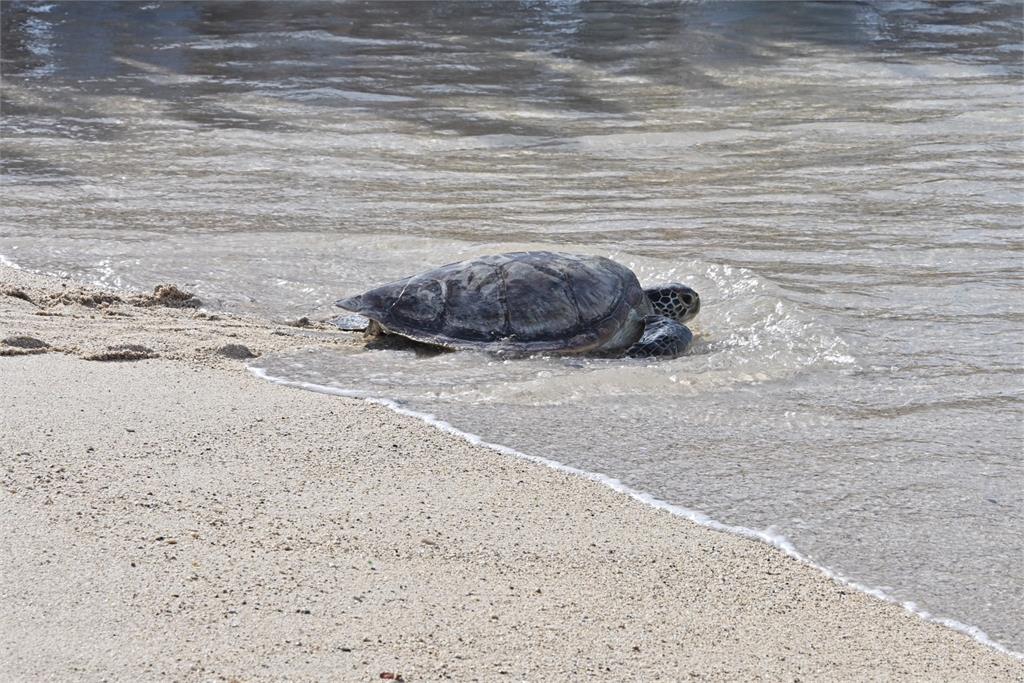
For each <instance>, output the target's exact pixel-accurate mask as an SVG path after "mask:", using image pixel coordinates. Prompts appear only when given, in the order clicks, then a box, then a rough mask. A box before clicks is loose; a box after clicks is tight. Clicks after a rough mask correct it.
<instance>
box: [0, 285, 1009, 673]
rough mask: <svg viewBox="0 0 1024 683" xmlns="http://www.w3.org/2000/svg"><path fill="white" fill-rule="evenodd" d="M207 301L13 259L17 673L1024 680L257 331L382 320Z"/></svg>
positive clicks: (849, 595)
mask: <svg viewBox="0 0 1024 683" xmlns="http://www.w3.org/2000/svg"><path fill="white" fill-rule="evenodd" d="M190 303H192V302H190V301H189V300H188V299H187V298H183V297H182V296H180V295H178V294H177V293H176V292H174V291H173V290H164V293H163V294H162V295H160V296H157V297H152V296H147V297H143V296H134V297H130V296H128V295H123V294H122V295H111V294H110V293H102V292H99V291H98V290H95V289H89V288H81V287H77V286H74V285H71V284H69V283H61V282H60V281H58V280H53V279H47V278H41V277H37V276H33V275H29V274H27V273H24V272H20V271H14V270H11V269H8V268H0V339H6V340H7V343H0V354H3V355H5V356H7V357H0V411H2V412H0V456H2V467H3V469H2V477H0V518H2V519H3V524H2V527H0V546H2V550H0V597H2V601H3V609H2V610H0V679H2V680H4V681H18V680H131V681H136V680H154V679H173V680H238V681H252V680H285V679H287V680H335V681H380V680H382V679H384V680H387V679H388V677H391V678H392V680H394V677H398V676H400V677H401V678H402V679H404V680H406V681H435V680H441V679H452V680H457V681H469V680H495V681H505V680H534V681H537V680H556V679H557V680H566V679H571V678H572V679H575V678H584V677H585V678H586V679H588V680H589V679H596V680H634V679H645V680H666V681H676V680H683V679H689V678H704V679H710V680H765V679H767V680H797V679H805V680H806V679H831V680H837V679H839V680H850V679H862V680H883V679H894V678H895V679H920V680H957V681H979V680H1022V679H1024V664H1022V663H1021V662H1020V661H1019V660H1016V659H1014V658H1011V657H1009V656H1007V655H1004V654H1000V653H998V652H996V651H994V650H991V649H989V648H987V647H985V646H983V645H980V644H978V643H977V642H975V641H973V640H971V639H970V638H968V637H966V636H964V635H963V634H960V633H958V632H955V631H952V630H950V629H947V628H945V627H942V626H939V625H936V624H932V623H928V622H925V621H923V620H921V619H919V618H917V617H915V616H913V615H911V614H909V613H907V612H905V611H904V610H902V609H901V608H900V607H898V606H896V605H893V604H890V603H886V602H882V601H880V600H877V599H874V598H871V597H868V596H866V595H863V594H860V593H857V592H855V591H853V590H851V589H850V588H848V587H845V586H843V585H840V584H838V583H836V582H834V581H832V580H830V579H828V578H826V577H825V576H824V575H822V574H821V573H820V572H819V571H817V570H816V569H814V568H812V567H809V566H807V565H805V564H802V563H800V562H798V561H795V560H793V559H791V558H789V557H787V556H785V555H784V554H782V553H781V552H779V551H777V550H776V549H774V548H771V547H769V546H767V545H764V544H761V543H758V542H755V541H750V540H747V539H743V538H739V537H734V536H730V535H727V534H722V533H719V532H715V531H711V530H709V529H706V528H703V527H699V526H697V525H695V524H692V523H690V522H688V521H685V520H682V519H680V518H677V517H673V516H671V515H669V514H668V513H665V512H661V511H657V510H654V509H652V508H649V507H646V506H644V505H642V504H641V503H639V502H637V501H635V500H632V499H630V498H628V497H627V496H625V495H622V494H619V493H616V492H614V491H612V490H610V489H608V488H606V487H603V486H601V485H599V484H596V483H594V482H591V481H587V480H585V479H582V478H579V477H574V476H571V475H568V474H565V473H562V472H559V471H555V470H552V469H548V468H545V467H543V466H541V465H536V464H532V463H529V462H526V461H522V460H517V459H514V458H511V457H509V456H505V455H501V454H499V453H495V452H493V451H490V450H487V449H484V448H480V447H475V446H472V445H470V444H469V443H467V442H465V441H463V440H461V439H459V438H457V437H454V436H451V435H447V434H444V433H441V432H439V431H437V430H435V429H432V428H430V427H428V426H427V425H425V424H423V423H421V422H419V421H417V420H415V419H413V418H408V417H404V416H401V415H397V414H395V413H393V412H391V411H389V410H387V409H386V408H383V407H381V406H377V405H371V404H367V403H364V402H359V401H355V400H349V399H342V398H335V397H328V396H323V395H318V394H313V393H309V392H304V391H301V390H296V389H287V388H283V387H279V386H274V385H271V384H268V383H264V382H261V381H260V380H258V379H256V378H254V377H253V376H251V375H250V374H249V373H248V372H246V371H245V369H244V360H243V359H242V358H240V357H239V356H244V355H246V351H245V350H243V349H242V348H239V346H237V345H240V346H243V347H245V349H248V351H250V352H253V353H261V352H267V351H272V350H277V349H287V348H296V347H300V346H308V345H311V344H353V343H358V342H357V340H355V339H354V338H353V336H352V335H346V334H341V333H332V332H330V331H328V329H327V327H326V326H319V325H316V324H314V325H313V326H312V327H302V328H298V327H290V326H287V325H275V324H271V323H268V322H264V321H257V320H252V319H243V318H238V317H233V316H224V315H217V316H212V317H211V316H210V315H209V314H207V313H203V312H202V311H201V310H197V309H196V308H193V307H189V304H190ZM32 340H36V341H32ZM43 344H46V346H44V345H43ZM232 344H234V345H236V346H235V347H233V348H229V349H228V351H227V352H226V353H222V352H220V351H218V349H223V347H225V346H226V345H232ZM86 358H94V359H99V358H125V359H128V358H136V360H122V361H119V362H117V361H114V362H112V361H109V360H107V361H103V360H86Z"/></svg>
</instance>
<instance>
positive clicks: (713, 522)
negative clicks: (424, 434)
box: [247, 367, 1024, 662]
mask: <svg viewBox="0 0 1024 683" xmlns="http://www.w3.org/2000/svg"><path fill="white" fill-rule="evenodd" d="M247 370H248V371H249V372H251V373H252V374H253V375H255V376H256V377H258V378H259V379H261V380H263V381H267V382H271V383H274V384H278V385H281V386H286V387H294V388H298V389H302V390H304V391H311V392H315V393H321V394H326V395H328V396H339V397H343V398H355V399H357V400H361V401H365V402H367V403H371V404H375V405H381V406H384V407H386V408H388V409H389V410H391V411H393V412H395V413H397V414H399V415H405V416H408V417H411V418H413V419H416V420H419V421H420V422H423V423H424V424H427V425H430V426H431V427H433V428H435V429H438V430H440V431H442V432H445V433H447V434H451V435H452V436H455V437H457V438H460V439H463V440H464V441H466V442H468V443H470V444H472V445H474V446H480V447H481V448H486V449H488V450H492V451H495V452H497V453H501V454H502V455H506V456H509V457H512V458H518V459H521V460H526V461H528V462H532V463H536V464H539V465H542V466H544V467H548V468H551V469H553V470H556V471H559V472H565V473H567V474H570V475H572V476H574V477H581V478H583V479H586V480H588V481H593V482H596V483H597V484H600V485H601V486H604V487H606V488H609V489H611V490H613V491H615V492H616V493H620V494H622V495H625V496H628V497H629V498H632V499H633V500H636V501H638V502H640V503H641V504H643V505H645V506H647V507H649V508H651V509H654V510H661V511H664V512H667V513H669V514H670V515H672V516H674V517H679V518H681V519H684V520H686V521H687V522H690V523H693V524H696V525H697V526H700V527H703V528H706V529H711V530H713V531H719V532H722V533H725V534H729V535H732V536H738V537H740V538H746V539H750V540H752V541H755V542H758V543H764V544H765V545H767V546H769V547H772V548H774V549H776V550H778V551H779V552H781V553H783V554H785V555H786V556H788V557H791V558H792V559H794V560H796V561H797V562H800V563H801V564H804V565H806V566H808V567H811V568H813V569H815V570H817V571H819V572H821V574H822V575H823V576H824V577H826V578H828V579H830V580H832V581H835V582H836V583H838V584H841V585H843V586H847V587H849V588H852V589H853V590H855V591H857V592H859V593H863V594H864V595H867V596H870V597H872V598H875V599H877V600H881V601H882V602H887V603H890V604H893V605H897V606H899V607H900V608H902V609H903V610H905V611H906V612H907V613H909V614H911V615H913V616H915V617H917V618H918V619H921V620H923V621H926V622H928V623H932V624H937V625H939V626H943V627H945V628H949V629H951V630H953V631H956V632H958V633H962V634H964V635H966V636H967V637H969V638H971V639H972V640H974V641H976V642H978V643H980V644H981V645H984V646H985V647H987V648H990V649H992V650H994V651H996V652H999V653H1000V654H1004V655H1007V656H1009V657H1011V658H1013V659H1018V660H1020V661H1022V662H1024V653H1020V652H1015V651H1014V650H1011V649H1009V648H1007V647H1005V646H1004V645H1002V644H1000V643H998V642H996V641H994V640H992V639H991V638H990V637H989V636H988V634H987V633H986V632H985V631H984V630H983V629H981V628H979V627H977V626H974V625H973V624H968V623H965V622H962V621H958V620H956V619H952V618H949V617H940V616H936V615H934V614H932V613H931V612H929V611H927V610H925V609H922V608H920V607H918V606H917V604H916V603H914V602H912V601H909V600H903V601H901V600H899V599H897V598H894V597H892V596H891V595H889V594H888V593H886V592H885V591H884V590H882V589H881V588H875V587H872V586H867V585H864V584H862V583H859V582H857V581H854V580H853V579H850V578H848V577H846V576H844V575H843V574H841V573H839V572H837V571H835V570H833V569H831V568H829V567H826V566H824V565H820V564H817V563H815V562H814V561H812V560H810V559H809V558H808V557H807V556H806V555H804V554H803V553H801V552H800V551H799V550H798V549H797V548H796V546H794V545H793V544H792V543H791V542H790V541H789V539H787V538H786V537H785V536H782V535H780V534H773V533H771V532H769V531H765V530H761V529H752V528H749V527H742V526H737V525H733V524H726V523H724V522H720V521H718V520H717V519H715V518H713V517H711V516H709V515H707V514H705V513H703V512H701V511H699V510H694V509H691V508H687V507H683V506H681V505H676V504H675V503H670V502H668V501H665V500H662V499H660V498H657V497H655V496H653V495H651V494H649V493H647V492H645V491H642V490H639V489H635V488H633V487H631V486H627V485H626V484H623V483H622V482H621V481H620V480H618V479H615V478H614V477H610V476H608V475H606V474H603V473H601V472H591V471H588V470H582V469H579V468H577V467H573V466H572V465H566V464H565V463H562V462H559V461H557V460H551V459H549V458H545V457H542V456H539V455H530V454H529V453H524V452H522V451H518V450H516V449H514V448H512V447H510V446H506V445H504V444H499V443H492V442H489V441H487V440H485V439H484V438H483V437H481V436H479V435H478V434H473V433H471V432H466V431H463V430H461V429H459V428H458V427H455V426H453V425H452V424H450V423H448V422H446V421H444V420H441V419H439V418H438V417H436V416H434V415H431V414H429V413H421V412H418V411H415V410H410V409H409V408H405V407H404V406H402V405H401V404H399V403H397V402H396V401H392V400H390V399H384V398H373V397H364V396H360V395H358V394H357V393H355V392H352V393H348V392H345V391H344V390H340V389H332V388H330V387H323V386H320V385H315V384H309V383H307V382H293V381H289V380H282V379H277V378H273V377H270V376H269V375H267V374H266V373H265V372H264V371H263V370H261V369H259V368H253V367H247Z"/></svg>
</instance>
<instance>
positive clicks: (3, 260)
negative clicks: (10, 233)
mask: <svg viewBox="0 0 1024 683" xmlns="http://www.w3.org/2000/svg"><path fill="white" fill-rule="evenodd" d="M0 266H6V267H7V268H13V269H14V270H21V266H19V265H18V264H17V263H15V262H14V261H12V260H11V259H9V258H7V257H6V256H4V255H3V254H0Z"/></svg>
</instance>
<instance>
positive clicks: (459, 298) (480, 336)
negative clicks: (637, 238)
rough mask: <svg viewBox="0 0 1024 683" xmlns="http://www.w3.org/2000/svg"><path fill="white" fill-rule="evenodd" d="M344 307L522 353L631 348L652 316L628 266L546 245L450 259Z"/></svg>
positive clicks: (392, 326) (403, 328)
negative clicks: (536, 249)
mask: <svg viewBox="0 0 1024 683" xmlns="http://www.w3.org/2000/svg"><path fill="white" fill-rule="evenodd" d="M338 305H339V306H341V307H342V308H345V309H348V310H350V311H354V312H357V313H360V314H362V315H364V316H366V317H368V318H371V319H373V320H376V321H378V322H379V323H380V324H381V325H383V326H384V328H385V329H387V330H388V331H390V332H393V333H397V334H401V335H404V336H406V337H409V338H411V339H415V340H417V341H421V342H425V343H429V344H436V345H438V346H445V347H449V348H457V349H465V348H469V349H486V350H489V351H506V352H517V353H533V352H545V351H548V352H563V353H582V352H585V351H589V350H594V349H599V348H601V349H603V348H607V347H608V345H609V344H611V346H612V347H614V348H625V347H627V346H629V345H630V344H632V343H633V342H635V341H636V340H637V339H638V338H639V337H640V335H641V334H642V332H643V322H642V321H643V318H644V316H645V315H648V314H649V313H650V312H651V311H650V304H649V302H648V301H647V298H646V295H645V294H644V292H643V290H642V289H641V287H640V283H639V282H638V281H637V279H636V276H635V275H634V274H633V272H632V271H630V270H629V269H628V268H626V267H625V266H622V265H620V264H618V263H615V262H614V261H611V260H609V259H606V258H602V257H598V256H578V255H573V254H560V253H555V252H544V251H542V252H515V253H510V254H499V255H494V256H484V257H481V258H477V259H472V260H469V261H461V262H459V263H452V264H449V265H447V266H442V267H440V268H436V269H434V270H431V271H428V272H426V273H422V274H420V275H415V276H413V277H410V278H406V279H404V280H398V281H396V282H392V283H389V284H386V285H382V286H380V287H377V288H375V289H371V290H370V291H368V292H365V293H364V294H361V295H358V296H354V297H351V298H349V299H345V300H343V301H340V302H338Z"/></svg>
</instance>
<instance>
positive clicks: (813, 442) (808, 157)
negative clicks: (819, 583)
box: [0, 0, 1024, 651]
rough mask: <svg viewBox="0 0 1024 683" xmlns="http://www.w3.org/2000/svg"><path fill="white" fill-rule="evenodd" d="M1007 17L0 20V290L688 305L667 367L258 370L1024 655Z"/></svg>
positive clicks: (1017, 245)
mask: <svg viewBox="0 0 1024 683" xmlns="http://www.w3.org/2000/svg"><path fill="white" fill-rule="evenodd" d="M1022 11H1024V10H1022V6H1021V5H1020V3H1018V2H1006V3H999V2H953V3H941V4H940V3H929V2H919V1H909V0H908V1H894V2H830V3H815V2H807V3H776V2H734V3H701V2H667V3H650V4H643V5H639V4H628V5H627V4H619V3H600V2H594V3H579V2H552V3H537V2H522V3H512V2H501V3H472V4H469V3H429V2H417V3H397V2H396V3H372V2H371V3H359V2H351V3H301V4H296V3H287V4H263V3H225V4H219V3H203V4H185V3H168V2H150V3H132V4H129V3H109V4H107V3H69V4H64V3H58V2H49V3H18V2H10V3H4V5H3V6H2V8H0V16H2V45H0V50H2V64H0V70H2V76H3V88H2V95H0V96H2V102H0V105H2V121H0V126H2V128H0V133H2V138H0V145H2V158H0V161H2V168H3V175H2V183H0V189H2V204H0V257H2V259H3V260H6V261H10V262H13V263H15V264H17V265H19V266H21V267H23V268H28V269H32V270H36V271H40V272H46V273H55V274H67V275H72V276H75V277H77V278H81V279H85V280H89V281H94V282H97V283H102V284H106V285H112V286H116V287H127V288H140V289H143V288H150V287H152V286H153V285H154V284H155V283H157V282H166V281H172V282H176V283H180V284H183V285H187V286H188V287H189V288H191V289H193V290H194V291H196V292H197V294H198V295H199V296H200V297H201V298H202V299H203V300H204V301H206V302H207V304H208V305H209V306H210V307H212V308H220V309H224V310H231V311H244V312H255V313H259V314H262V315H266V316H268V317H272V318H276V319H283V318H295V317H298V316H301V315H309V316H320V317H326V316H328V315H331V314H332V313H333V312H335V311H336V309H333V307H332V305H331V304H332V302H333V301H334V300H336V299H338V298H341V297H342V296H344V295H349V294H353V293H357V292H359V291H361V290H363V289H365V288H367V287H369V286H372V285H374V284H379V283H382V282H385V281H388V280H391V279H395V278H398V277H402V276H405V275H410V274H413V273H415V272H418V271H420V270H422V269H424V268H426V267H429V266H436V265H442V264H445V263H449V262H452V261H456V260H460V259H463V258H469V257H472V256H474V255H479V254H485V253H492V252H500V251H508V250H513V249H521V248H543V249H558V250H563V251H573V252H585V253H594V254H602V255H606V256H611V257H612V258H615V259H617V260H619V261H621V262H623V263H626V264H628V265H630V266H631V267H632V268H633V269H634V270H635V271H636V272H637V274H638V276H639V277H640V279H641V281H642V282H644V283H645V284H648V283H650V284H654V283H657V282H663V281H669V280H671V281H680V282H684V283H687V284H689V285H691V286H693V287H694V288H696V289H697V290H698V291H699V292H700V293H701V296H702V300H703V308H702V311H701V313H700V315H699V316H698V318H697V319H696V320H694V322H693V323H692V325H691V326H692V327H693V329H694V331H695V333H696V334H697V339H696V343H695V346H694V349H693V351H692V353H691V354H690V355H687V356H685V357H682V358H678V359H675V360H671V361H663V362H650V361H637V360H598V359H581V358H546V357H538V358H530V359H522V360H514V361H510V360H501V359H496V358H492V357H489V356H486V355H481V354H473V353H449V354H416V353H413V352H410V351H372V352H371V351H353V352H348V353H342V352H335V351H330V352H328V351H325V350H309V351H305V352H301V353H296V354H290V355H278V356H265V357H261V358H260V359H259V360H258V361H257V362H256V365H255V367H256V369H257V370H258V371H259V372H260V373H262V374H263V375H265V376H267V377H270V378H274V379H277V380H279V381H284V382H293V383H306V384H308V385H310V386H311V387H314V388H321V389H326V390H334V391H340V392H345V393H352V394H355V395H360V396H367V397H375V398H381V399H387V400H391V401H395V402H397V403H398V404H399V405H401V406H402V407H404V408H406V409H408V410H411V411H415V412H418V413H429V414H431V415H434V416H436V417H437V419H439V420H442V421H444V422H446V423H448V424H450V425H452V426H453V427H455V428H457V429H459V430H462V431H465V432H470V433H473V434H476V435H479V436H480V438H481V439H483V440H484V441H487V442H490V443H498V444H503V445H505V446H508V447H509V448H512V449H515V450H516V451H519V452H522V453H526V454H529V455H533V456H537V457H542V458H546V459H549V460H552V461H556V462H559V463H563V464H565V465H567V466H569V467H573V468H577V469H579V470H584V471H587V472H595V473H600V474H602V475H605V476H607V477H610V478H614V479H616V480H619V481H621V482H622V484H623V485H624V486H626V487H628V488H629V489H631V490H634V491H640V492H644V493H646V494H648V495H650V496H652V497H654V498H657V499H659V500H662V501H665V502H666V503H668V504H671V505H675V506H678V507H680V508H685V509H688V510H697V511H700V512H702V513H704V514H706V515H709V516H710V517H711V518H713V519H715V520H718V521H720V522H721V523H723V524H726V525H730V526H736V527H743V528H747V529H755V530H762V531H764V532H765V534H767V535H770V536H772V537H773V538H776V537H777V538H785V539H787V541H788V542H789V543H791V544H792V546H793V547H794V548H795V549H796V550H797V551H798V552H799V553H800V554H801V555H803V556H805V557H807V558H808V559H810V560H811V561H813V562H815V563H816V564H819V565H821V566H824V567H827V568H829V569H830V570H832V571H833V572H835V573H837V574H839V575H842V576H844V577H847V578H849V579H850V580H852V581H855V582H857V583H858V584H861V585H864V586H871V587H876V588H879V589H881V590H883V591H885V592H886V593H887V594H888V595H890V596H892V597H893V598H895V599H897V600H900V601H911V602H913V603H915V604H916V605H918V606H919V607H920V608H921V609H923V610H926V611H928V612H930V613H931V614H933V615H935V616H937V617H940V618H946V619H952V620H956V621H959V622H964V623H967V624H972V625H975V626H977V627H978V628H980V629H981V630H983V631H984V632H985V633H987V634H988V637H990V638H991V639H992V640H994V641H995V642H997V643H1000V644H1001V645H1003V646H1004V647H1007V648H1009V649H1011V650H1016V651H1022V650H1024V382H1022V361H1024V297H1022V295H1021V291H1022V290H1021V280H1022V273H1024V270H1022V260H1021V254H1022V231H1021V225H1022V222H1024V221H1022V216H1024V212H1022V199H1024V196H1022V190H1021V188H1022V183H1021V180H1022V166H1024V163H1022V159H1024V156H1022V151H1024V149H1022V147H1024V144H1022V139H1024V137H1022V132H1024V116H1022V114H1024V100H1022V95H1024V91H1022V87H1021V86H1022V72H1024V67H1022V51H1021V34H1022V30H1024V19H1022ZM325 428H328V429H329V426H325ZM638 532H639V533H642V530H638Z"/></svg>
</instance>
